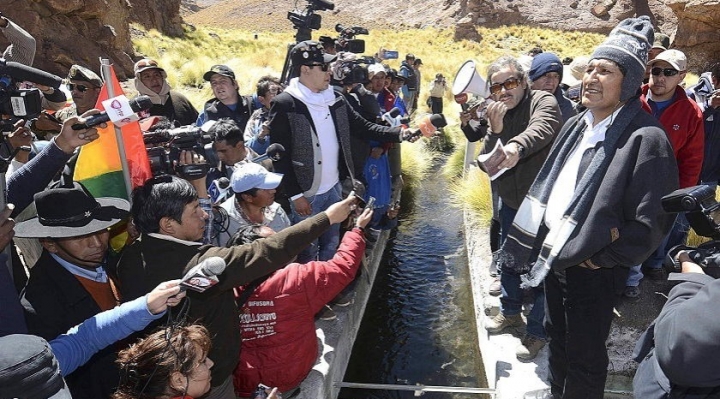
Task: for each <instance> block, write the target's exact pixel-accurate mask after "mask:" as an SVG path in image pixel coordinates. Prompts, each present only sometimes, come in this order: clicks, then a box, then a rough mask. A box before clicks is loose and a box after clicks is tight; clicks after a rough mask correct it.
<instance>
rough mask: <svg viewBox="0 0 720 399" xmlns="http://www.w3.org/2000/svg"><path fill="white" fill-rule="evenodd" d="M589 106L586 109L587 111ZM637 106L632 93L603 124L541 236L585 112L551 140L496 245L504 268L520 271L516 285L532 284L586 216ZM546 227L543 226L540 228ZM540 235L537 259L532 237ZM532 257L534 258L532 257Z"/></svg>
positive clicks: (580, 134) (577, 138)
mask: <svg viewBox="0 0 720 399" xmlns="http://www.w3.org/2000/svg"><path fill="white" fill-rule="evenodd" d="M586 112H589V111H586ZM638 112H643V111H642V109H641V107H640V101H639V100H638V98H637V97H635V98H632V99H630V100H629V101H628V102H627V103H626V104H625V106H624V107H623V109H621V110H620V112H619V113H618V114H617V116H616V117H615V120H613V121H612V122H611V123H610V126H608V129H607V131H606V133H605V140H604V141H603V142H601V143H598V144H599V145H598V148H597V151H596V152H595V155H594V156H593V158H592V161H591V162H590V164H589V166H588V167H587V169H586V172H585V173H584V174H583V176H582V178H581V179H580V180H579V181H578V183H577V185H576V186H575V193H574V195H573V198H572V200H571V201H570V204H569V205H568V208H567V210H565V213H564V216H563V218H562V220H561V222H560V224H559V225H558V226H557V227H555V228H553V229H551V230H550V231H548V232H547V234H546V235H545V236H544V237H543V236H542V234H540V235H539V234H538V232H539V231H540V230H541V227H542V226H543V224H544V218H545V210H546V209H547V201H548V198H550V193H551V192H552V190H553V187H554V185H555V180H556V179H557V177H558V175H559V174H560V171H561V170H562V168H563V166H564V165H565V161H566V160H567V159H568V157H569V156H570V154H572V152H573V149H574V148H575V144H576V143H577V142H578V141H580V140H581V138H582V134H583V132H584V131H585V128H586V123H585V121H584V118H583V116H584V113H583V114H580V115H579V116H578V117H577V119H576V120H575V121H574V122H572V124H571V125H569V126H568V125H566V126H565V128H564V129H563V130H564V131H566V132H565V134H564V135H562V134H561V138H560V140H561V141H560V142H556V143H555V145H554V146H553V148H552V150H551V151H550V155H548V157H547V161H546V162H545V163H544V164H543V166H542V168H541V169H540V172H539V173H538V175H537V177H536V178H535V182H533V184H532V186H531V187H530V190H529V191H528V194H527V195H526V196H525V199H524V200H523V202H522V204H521V205H520V208H519V209H518V212H517V215H516V216H515V220H514V221H513V224H512V228H511V229H510V231H509V232H508V236H507V239H506V240H505V243H503V246H502V248H501V249H500V251H499V262H500V267H502V270H503V272H509V273H513V274H519V275H521V280H522V283H521V287H523V288H526V287H537V286H538V285H540V283H542V281H543V280H544V279H545V276H546V275H547V274H548V272H549V271H550V268H551V267H552V263H553V261H554V260H555V258H556V257H557V255H558V254H559V253H560V251H561V250H562V248H563V247H564V246H565V243H566V242H567V241H568V239H569V238H570V236H571V235H572V234H573V232H574V231H575V229H576V228H577V226H578V223H579V222H581V221H582V220H584V219H585V217H586V216H587V214H588V212H589V210H590V206H591V205H592V202H593V200H594V198H595V196H596V194H597V192H598V189H599V187H600V184H601V183H602V181H603V178H604V176H605V173H606V172H607V169H608V166H609V165H610V162H611V161H612V159H613V156H614V155H615V150H616V148H617V141H618V139H619V138H620V136H621V135H622V134H623V132H625V130H626V128H627V127H628V125H629V124H630V122H631V121H632V120H633V119H634V118H635V115H637V113H638ZM545 230H547V229H546V228H545ZM539 240H542V246H541V247H540V248H539V254H538V256H537V260H535V259H533V257H534V255H535V254H536V253H537V249H536V247H537V243H536V241H539ZM533 261H534V263H533Z"/></svg>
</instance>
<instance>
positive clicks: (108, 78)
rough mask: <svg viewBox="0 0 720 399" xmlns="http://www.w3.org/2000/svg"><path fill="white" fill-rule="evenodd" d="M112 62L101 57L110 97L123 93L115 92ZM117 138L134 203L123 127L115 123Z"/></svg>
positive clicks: (128, 191) (129, 192) (104, 79)
mask: <svg viewBox="0 0 720 399" xmlns="http://www.w3.org/2000/svg"><path fill="white" fill-rule="evenodd" d="M111 70H112V64H110V60H109V59H107V58H100V73H101V74H102V77H103V82H105V85H106V86H107V90H108V98H113V97H116V96H119V95H120V94H123V93H115V87H114V84H113V82H112V80H111V76H112V73H111ZM115 139H116V141H117V146H118V152H119V154H120V165H121V166H122V174H123V180H125V191H126V193H127V199H128V201H129V202H130V203H131V204H132V195H131V193H132V182H131V181H130V168H129V167H128V162H127V156H126V155H125V144H124V142H123V135H122V129H121V128H120V127H118V126H117V125H115Z"/></svg>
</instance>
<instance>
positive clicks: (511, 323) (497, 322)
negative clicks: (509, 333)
mask: <svg viewBox="0 0 720 399" xmlns="http://www.w3.org/2000/svg"><path fill="white" fill-rule="evenodd" d="M524 324H525V323H524V322H523V319H522V315H520V314H514V315H512V316H505V315H504V314H502V313H498V315H497V316H495V317H493V318H492V319H490V320H489V321H488V322H487V323H485V329H486V330H487V332H489V333H490V334H497V333H499V332H501V331H502V330H504V329H506V328H516V327H522V326H523V325H524Z"/></svg>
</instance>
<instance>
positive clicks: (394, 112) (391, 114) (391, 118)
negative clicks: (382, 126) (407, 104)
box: [381, 107, 400, 127]
mask: <svg viewBox="0 0 720 399" xmlns="http://www.w3.org/2000/svg"><path fill="white" fill-rule="evenodd" d="M398 116H400V108H398V107H395V108H393V109H391V110H390V111H388V112H386V113H384V114H382V117H381V118H382V120H384V121H385V122H387V124H388V125H390V127H395V126H400V120H399V118H398Z"/></svg>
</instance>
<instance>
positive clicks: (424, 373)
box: [339, 159, 486, 399]
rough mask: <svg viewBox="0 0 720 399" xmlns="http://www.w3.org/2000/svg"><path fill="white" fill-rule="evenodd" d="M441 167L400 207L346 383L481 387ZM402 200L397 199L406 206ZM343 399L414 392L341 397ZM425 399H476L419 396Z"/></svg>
mask: <svg viewBox="0 0 720 399" xmlns="http://www.w3.org/2000/svg"><path fill="white" fill-rule="evenodd" d="M443 162H444V159H437V160H435V161H434V165H433V169H432V171H431V172H430V174H429V175H428V176H427V178H425V179H423V181H422V183H421V185H420V186H419V187H417V188H416V189H415V190H414V195H413V198H412V205H407V204H404V205H403V210H402V212H401V214H400V227H399V228H398V230H397V233H394V234H393V236H392V237H391V239H390V241H389V242H388V246H387V248H386V250H385V254H384V258H383V260H382V263H381V266H380V269H379V270H378V273H377V277H376V279H375V284H374V287H373V292H372V295H371V296H370V300H369V302H368V304H367V308H366V311H365V315H364V317H363V321H362V324H361V326H360V330H359V332H358V336H357V340H356V341H355V346H354V348H353V353H352V356H351V358H350V363H349V364H348V368H347V372H346V374H345V379H344V380H345V381H348V382H365V383H383V384H402V385H415V384H422V385H446V386H464V387H482V386H486V385H484V373H483V371H482V361H481V358H480V353H479V350H478V344H477V331H476V329H475V319H474V317H475V316H474V312H473V305H472V293H471V289H470V278H469V273H468V268H467V257H466V252H465V249H464V248H465V247H464V241H463V231H462V225H463V223H462V212H461V211H460V210H458V209H457V208H454V207H451V206H450V204H449V201H448V198H449V195H450V194H449V192H448V189H447V182H446V180H445V177H444V176H443V175H442V173H441V171H440V166H441V164H442V163H443ZM406 199H407V198H404V200H406ZM339 397H340V398H343V399H355V398H374V399H381V398H382V399H385V398H412V397H414V396H413V392H400V391H377V390H360V389H343V390H342V391H341V392H340V395H339ZM422 397H423V398H426V399H450V398H458V399H460V398H463V399H465V398H468V399H470V398H480V397H482V396H480V395H470V394H450V393H437V392H429V393H425V394H424V395H423V396H422Z"/></svg>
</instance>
